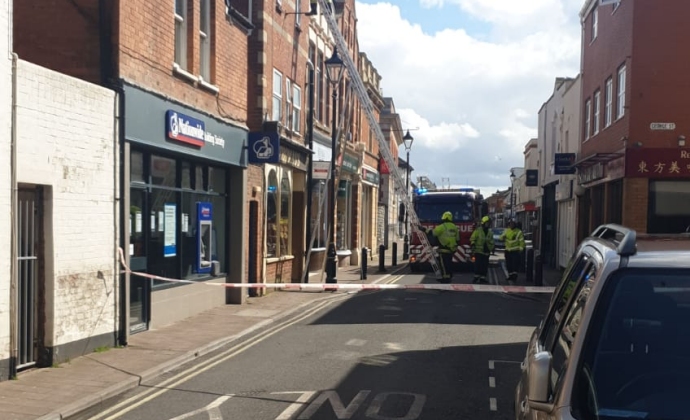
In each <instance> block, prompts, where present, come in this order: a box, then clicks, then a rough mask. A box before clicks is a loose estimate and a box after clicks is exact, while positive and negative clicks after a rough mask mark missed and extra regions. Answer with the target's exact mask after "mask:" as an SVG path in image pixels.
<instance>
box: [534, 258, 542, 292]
mask: <svg viewBox="0 0 690 420" xmlns="http://www.w3.org/2000/svg"><path fill="white" fill-rule="evenodd" d="M543 276H544V262H543V261H542V256H541V252H535V255H534V285H535V286H543V285H544V277H543Z"/></svg>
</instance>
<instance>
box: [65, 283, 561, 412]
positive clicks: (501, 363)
mask: <svg viewBox="0 0 690 420" xmlns="http://www.w3.org/2000/svg"><path fill="white" fill-rule="evenodd" d="M492 274H493V275H494V278H493V281H494V282H496V280H497V276H496V274H497V272H496V271H492ZM501 277H502V276H501ZM392 280H395V281H397V282H399V283H405V284H414V283H432V282H435V280H433V279H431V278H425V277H424V275H422V274H418V275H413V274H407V275H405V276H403V277H401V278H397V277H396V278H393V279H392ZM470 280H471V274H468V273H464V274H462V275H457V274H456V277H455V278H454V280H453V282H454V283H469V282H470ZM548 299H549V295H505V294H499V293H466V292H451V291H432V290H429V291H427V290H387V291H367V292H361V293H349V294H347V293H337V294H334V295H333V299H332V300H329V301H326V302H324V303H320V304H316V305H315V306H314V307H313V308H312V309H307V310H305V312H304V313H303V314H301V315H299V316H296V317H294V318H291V319H287V320H285V321H284V322H283V323H280V324H279V325H275V326H274V327H271V328H269V329H266V330H264V331H261V332H259V333H257V334H256V335H254V336H252V337H250V338H248V339H247V340H246V341H244V342H243V343H240V344H236V345H234V346H233V347H230V348H226V349H223V350H220V351H218V352H216V353H214V354H211V355H208V356H205V357H203V358H201V359H200V360H199V361H197V362H195V363H194V364H193V365H186V366H182V367H180V368H179V369H178V370H176V371H173V372H170V373H168V374H166V375H164V376H163V377H160V378H158V379H156V381H155V382H153V383H150V384H145V385H144V386H140V387H139V388H137V389H136V390H133V391H131V392H130V393H128V394H125V395H123V396H121V397H118V398H116V399H114V400H113V401H110V402H108V406H109V407H107V408H105V409H104V408H103V407H101V408H99V409H98V411H97V412H96V411H94V412H91V413H83V414H82V415H80V416H78V418H80V419H92V420H103V419H108V420H111V419H123V420H134V419H137V420H140V419H147V420H157V419H161V420H182V419H190V420H198V419H212V420H221V419H224V420H230V419H232V420H245V419H246V420H255V419H256V420H259V419H261V420H292V419H318V420H331V419H374V420H416V419H433V420H441V419H468V420H469V419H472V420H475V419H491V420H493V419H510V418H514V414H513V405H512V404H513V398H514V397H513V395H514V390H515V385H516V383H517V380H518V377H519V372H520V362H521V361H522V359H523V358H524V355H525V351H526V342H527V340H528V339H529V335H530V333H531V331H532V330H533V328H534V327H535V326H536V325H537V324H538V323H539V321H540V319H541V316H542V315H543V313H544V311H545V310H546V305H547V303H548Z"/></svg>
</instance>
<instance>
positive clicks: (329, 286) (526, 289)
mask: <svg viewBox="0 0 690 420" xmlns="http://www.w3.org/2000/svg"><path fill="white" fill-rule="evenodd" d="M119 251H120V263H121V264H122V266H123V267H124V269H125V271H126V272H127V273H130V274H133V275H135V276H139V277H145V278H149V279H153V280H160V281H166V282H170V283H184V284H204V285H207V286H217V287H225V288H231V289H284V290H329V291H330V290H396V289H398V290H399V289H413V290H450V291H455V292H499V293H553V291H554V288H553V287H534V286H496V285H490V284H397V283H384V284H376V283H369V284H344V283H199V282H198V281H193V280H180V279H171V278H168V277H162V276H156V275H153V274H148V273H141V272H138V271H132V270H131V269H130V268H129V267H128V266H127V264H125V257H124V253H123V251H122V248H120V249H119Z"/></svg>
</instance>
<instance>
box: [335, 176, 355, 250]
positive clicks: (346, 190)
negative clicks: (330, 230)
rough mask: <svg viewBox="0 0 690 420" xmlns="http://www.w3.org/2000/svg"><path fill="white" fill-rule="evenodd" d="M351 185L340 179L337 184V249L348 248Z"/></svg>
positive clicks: (350, 230)
mask: <svg viewBox="0 0 690 420" xmlns="http://www.w3.org/2000/svg"><path fill="white" fill-rule="evenodd" d="M351 188H352V185H351V183H350V181H347V180H341V181H340V183H339V185H338V193H337V196H338V199H337V201H336V208H337V226H336V248H337V249H339V250H348V249H350V232H352V229H351V219H352V217H350V216H351V215H352V194H351Z"/></svg>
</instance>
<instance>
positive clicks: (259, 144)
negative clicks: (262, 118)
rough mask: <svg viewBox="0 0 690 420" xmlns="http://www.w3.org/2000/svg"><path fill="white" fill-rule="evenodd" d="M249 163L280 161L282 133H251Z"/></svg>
mask: <svg viewBox="0 0 690 420" xmlns="http://www.w3.org/2000/svg"><path fill="white" fill-rule="evenodd" d="M248 152H249V156H248V157H249V163H259V164H261V163H278V162H279V161H280V135H279V134H278V133H275V132H267V133H264V132H254V133H249V150H248Z"/></svg>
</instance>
